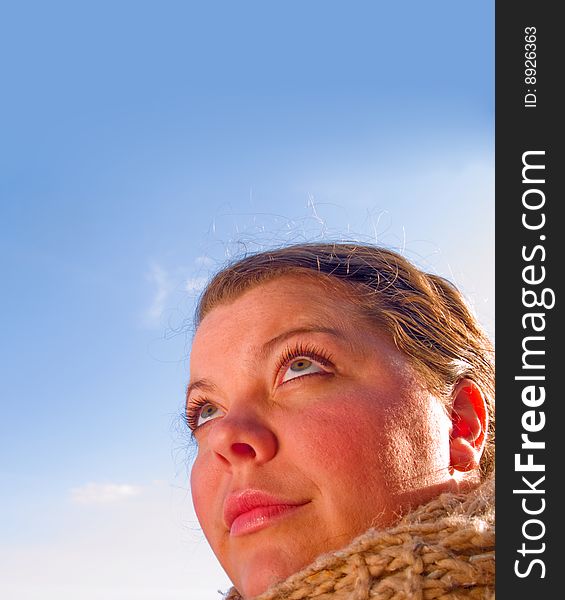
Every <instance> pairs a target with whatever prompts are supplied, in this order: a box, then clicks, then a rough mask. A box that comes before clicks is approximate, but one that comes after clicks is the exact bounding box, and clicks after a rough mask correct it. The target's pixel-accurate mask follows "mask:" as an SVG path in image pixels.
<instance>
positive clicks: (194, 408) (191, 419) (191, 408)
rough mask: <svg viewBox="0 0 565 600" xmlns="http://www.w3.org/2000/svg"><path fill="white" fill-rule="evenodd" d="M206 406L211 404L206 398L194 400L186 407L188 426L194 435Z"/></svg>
mask: <svg viewBox="0 0 565 600" xmlns="http://www.w3.org/2000/svg"><path fill="white" fill-rule="evenodd" d="M206 404H210V402H208V400H206V398H194V400H191V401H190V404H189V405H188V406H187V407H186V414H185V420H186V424H187V425H188V428H189V429H190V431H192V432H193V433H194V432H195V431H196V430H197V429H198V427H199V425H198V418H199V417H200V409H201V408H204V406H206Z"/></svg>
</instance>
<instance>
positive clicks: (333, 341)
mask: <svg viewBox="0 0 565 600" xmlns="http://www.w3.org/2000/svg"><path fill="white" fill-rule="evenodd" d="M190 371H191V380H190V383H189V385H188V389H187V420H188V424H189V427H190V428H191V430H192V432H193V435H194V438H195V439H196V441H197V444H198V454H197V456H196V459H195V462H194V465H193V468H192V473H191V488H192V495H193V501H194V506H195V509H196V513H197V516H198V519H199V521H200V524H201V526H202V529H203V531H204V534H205V535H206V538H207V539H208V541H209V543H210V545H211V547H212V549H213V550H214V552H215V554H216V556H217V557H218V559H219V561H220V563H221V564H222V566H223V568H224V569H225V571H226V572H227V574H228V576H229V577H230V579H231V580H232V582H233V583H234V588H233V589H232V590H231V591H230V592H229V594H228V597H229V598H232V599H239V598H242V599H244V600H249V599H251V598H260V599H261V600H263V599H265V600H266V599H273V600H274V599H281V598H289V599H290V598H293V599H298V598H317V599H322V598H332V599H340V598H378V599H381V598H382V599H384V598H387V599H388V598H394V599H401V598H491V597H493V594H494V592H493V580H494V539H493V538H494V534H493V510H492V506H491V504H492V472H493V448H492V444H493V439H494V437H493V432H494V419H493V408H494V406H493V403H494V389H493V388H494V368H493V352H492V347H491V344H490V342H489V340H488V338H487V336H486V335H485V334H484V332H483V331H482V330H481V328H480V327H479V325H478V323H477V321H476V319H475V318H474V317H473V315H472V314H471V313H470V311H469V310H468V308H467V307H466V305H465V303H464V301H463V299H462V297H461V295H460V294H459V292H458V291H457V290H456V289H455V288H454V287H453V286H452V285H451V284H450V283H449V282H447V281H446V280H444V279H442V278H440V277H437V276H434V275H429V274H425V273H423V272H421V271H420V270H418V269H417V268H416V267H415V266H414V265H412V264H411V263H410V262H408V261H407V260H406V259H405V258H403V257H402V256H400V255H398V254H396V253H394V252H392V251H390V250H386V249H383V248H377V247H374V246H365V245H356V244H303V245H297V246H291V247H286V248H282V249H279V250H275V251H269V252H264V253H260V254H256V255H252V256H249V257H246V258H244V259H242V260H240V261H238V262H236V263H234V264H232V265H230V266H228V267H227V268H225V269H224V270H223V271H221V272H220V273H218V274H217V275H216V276H215V277H214V278H213V279H212V281H211V282H210V284H209V285H208V287H207V288H206V290H205V291H204V293H203V295H202V297H201V299H200V303H199V306H198V310H197V316H196V334H195V337H194V341H193V346H192V351H191V366H190Z"/></svg>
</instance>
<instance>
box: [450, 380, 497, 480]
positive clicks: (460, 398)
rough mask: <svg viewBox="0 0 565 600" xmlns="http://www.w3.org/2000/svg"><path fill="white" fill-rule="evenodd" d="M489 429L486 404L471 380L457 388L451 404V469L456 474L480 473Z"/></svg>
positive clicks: (461, 382)
mask: <svg viewBox="0 0 565 600" xmlns="http://www.w3.org/2000/svg"><path fill="white" fill-rule="evenodd" d="M487 428H488V414H487V408H486V402H485V399H484V398H483V395H482V393H481V390H480V389H479V388H478V387H477V385H476V384H475V383H473V382H472V381H471V380H470V379H462V380H461V381H459V383H458V384H457V385H456V386H455V388H454V390H453V395H452V404H451V434H450V439H449V444H450V463H451V464H450V466H451V469H452V470H454V471H462V472H465V471H472V470H473V469H477V468H478V466H479V462H480V460H481V456H482V453H483V450H484V446H485V440H486V433H487Z"/></svg>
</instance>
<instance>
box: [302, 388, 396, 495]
mask: <svg viewBox="0 0 565 600" xmlns="http://www.w3.org/2000/svg"><path fill="white" fill-rule="evenodd" d="M296 423H297V424H296V425H295V426H294V427H293V432H292V441H291V445H292V448H293V453H294V454H295V456H299V457H300V459H301V464H302V465H303V467H304V469H306V470H308V471H311V472H312V473H311V474H312V477H313V478H315V476H316V474H317V473H319V474H324V475H326V476H327V474H328V473H330V474H333V476H332V477H331V480H332V481H333V482H337V481H345V482H346V484H347V483H348V482H349V481H351V480H354V479H357V478H362V477H366V467H367V461H368V459H369V457H371V456H373V457H374V456H376V455H378V453H379V449H382V448H383V446H384V445H385V444H386V443H387V441H386V440H387V438H388V437H389V431H390V429H391V427H390V417H389V416H388V415H387V414H386V410H383V405H382V403H379V402H378V401H375V398H374V397H373V396H372V395H368V394H363V393H359V392H356V393H351V394H340V395H339V397H327V396H326V397H324V399H323V400H321V401H319V402H312V403H310V404H309V405H308V407H307V408H304V409H303V410H302V413H301V415H300V416H298V418H297V420H296ZM335 475H339V477H336V476H335Z"/></svg>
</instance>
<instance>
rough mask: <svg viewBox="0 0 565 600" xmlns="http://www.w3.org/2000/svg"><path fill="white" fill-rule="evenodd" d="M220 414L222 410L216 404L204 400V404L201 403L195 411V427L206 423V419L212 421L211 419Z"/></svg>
mask: <svg viewBox="0 0 565 600" xmlns="http://www.w3.org/2000/svg"><path fill="white" fill-rule="evenodd" d="M222 414H223V413H222V411H221V410H220V409H219V408H218V407H217V406H214V405H213V404H210V403H209V402H206V403H205V404H203V405H202V407H201V408H200V410H199V411H198V413H197V419H196V427H200V425H203V424H204V423H207V422H208V421H212V420H213V419H216V418H217V417H221V416H222Z"/></svg>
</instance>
